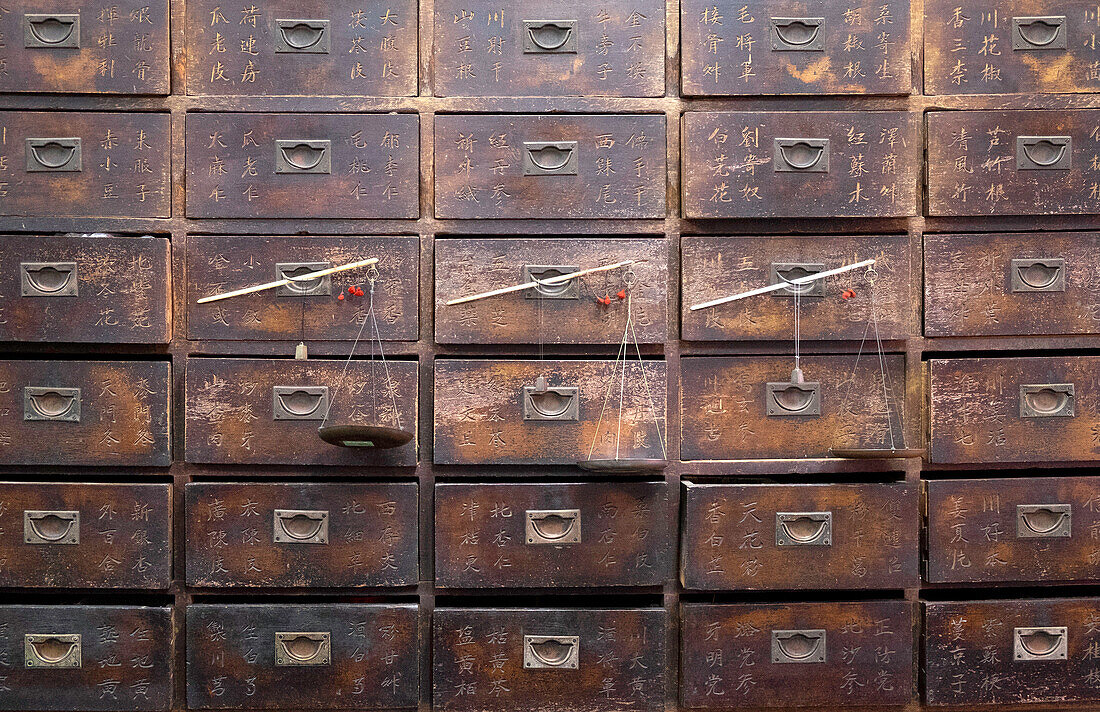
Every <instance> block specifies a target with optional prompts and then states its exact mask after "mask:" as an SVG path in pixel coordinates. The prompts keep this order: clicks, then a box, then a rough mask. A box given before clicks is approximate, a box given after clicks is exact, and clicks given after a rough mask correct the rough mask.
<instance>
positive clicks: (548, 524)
mask: <svg viewBox="0 0 1100 712" xmlns="http://www.w3.org/2000/svg"><path fill="white" fill-rule="evenodd" d="M525 518H526V528H527V543H528V544H554V545H558V544H578V543H580V540H581V510H579V509H529V510H527V512H526V513H525Z"/></svg>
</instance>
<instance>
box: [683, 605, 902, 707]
mask: <svg viewBox="0 0 1100 712" xmlns="http://www.w3.org/2000/svg"><path fill="white" fill-rule="evenodd" d="M681 613H682V616H681V619H682V621H681V623H682V629H681V632H680V635H681V645H682V648H681V651H680V669H681V670H682V671H683V673H682V674H683V679H682V680H681V682H680V685H681V687H680V700H681V703H682V704H683V706H684V707H688V708H693V709H730V708H731V707H745V708H749V707H827V708H842V707H848V706H866V705H879V706H893V705H904V704H907V703H909V702H910V701H911V700H912V698H913V696H914V692H915V690H914V673H913V670H914V660H915V657H916V655H915V648H914V641H913V608H912V604H911V603H909V602H908V601H862V602H853V603H788V604H774V605H766V604H753V603H749V604H726V605H704V604H687V605H684V606H682V607H681Z"/></svg>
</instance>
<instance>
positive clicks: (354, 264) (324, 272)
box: [196, 257, 378, 304]
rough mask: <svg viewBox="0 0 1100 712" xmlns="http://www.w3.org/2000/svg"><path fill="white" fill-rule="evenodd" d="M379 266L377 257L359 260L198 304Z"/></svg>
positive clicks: (253, 287)
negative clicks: (375, 265)
mask: <svg viewBox="0 0 1100 712" xmlns="http://www.w3.org/2000/svg"><path fill="white" fill-rule="evenodd" d="M373 264H378V258H377V257H370V258H368V259H365V260H359V261H358V262H348V263H347V264H344V265H338V266H336V267H329V268H328V269H322V270H318V271H316V272H310V273H309V274H300V275H298V276H297V277H287V278H286V279H277V280H275V281H274V282H266V283H264V284H256V285H253V286H251V287H245V288H243V289H236V290H234V291H232V292H223V293H221V294H215V295H214V296H212V297H203V298H202V299H200V300H198V302H196V304H207V303H209V302H220V301H221V300H223V299H231V298H233V297H239V296H242V295H244V294H253V293H254V292H262V291H264V290H265V289H276V288H278V287H283V286H286V285H288V284H290V283H291V282H309V281H311V280H314V279H317V278H318V277H327V276H328V275H330V274H336V273H337V272H346V271H347V270H349V269H358V268H359V267H367V266H369V265H373Z"/></svg>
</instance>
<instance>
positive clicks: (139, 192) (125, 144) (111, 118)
mask: <svg viewBox="0 0 1100 712" xmlns="http://www.w3.org/2000/svg"><path fill="white" fill-rule="evenodd" d="M168 124H169V117H168V114H102V113H96V112H91V111H51V112H46V111H2V112H0V152H2V153H0V159H6V160H0V165H5V166H7V170H5V171H0V198H3V200H0V215H12V216H24V215H27V216H30V215H37V216H43V217H51V218H68V217H85V216H97V217H134V218H166V217H168V216H169V215H170V214H171V207H172V206H171V183H172V180H171V175H170V158H169V156H170V154H171V138H170V136H169V131H168Z"/></svg>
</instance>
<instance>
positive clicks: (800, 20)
mask: <svg viewBox="0 0 1100 712" xmlns="http://www.w3.org/2000/svg"><path fill="white" fill-rule="evenodd" d="M824 21H825V20H824V18H821V17H773V18H772V27H774V28H775V34H776V37H777V39H778V40H779V44H780V46H773V49H780V50H781V49H787V50H793V49H821V47H820V46H819V43H818V42H817V39H818V36H819V35H820V34H821V26H822V24H824Z"/></svg>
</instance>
